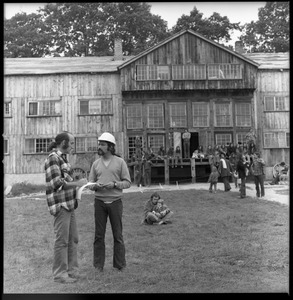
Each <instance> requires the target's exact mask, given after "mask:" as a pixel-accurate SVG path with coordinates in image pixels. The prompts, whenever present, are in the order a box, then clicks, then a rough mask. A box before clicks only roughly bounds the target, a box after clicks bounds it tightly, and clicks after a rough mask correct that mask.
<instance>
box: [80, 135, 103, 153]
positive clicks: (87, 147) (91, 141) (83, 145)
mask: <svg viewBox="0 0 293 300" xmlns="http://www.w3.org/2000/svg"><path fill="white" fill-rule="evenodd" d="M75 150H76V152H97V151H98V139H97V138H96V137H77V138H75Z"/></svg>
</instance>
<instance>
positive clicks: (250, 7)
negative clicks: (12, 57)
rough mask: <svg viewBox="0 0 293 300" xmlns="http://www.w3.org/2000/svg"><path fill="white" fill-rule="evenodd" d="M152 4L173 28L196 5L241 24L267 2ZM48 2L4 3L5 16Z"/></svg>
mask: <svg viewBox="0 0 293 300" xmlns="http://www.w3.org/2000/svg"><path fill="white" fill-rule="evenodd" d="M148 3H149V4H150V5H151V13H152V14H155V15H159V16H161V18H162V19H163V20H165V21H167V22H168V28H169V29H171V28H172V27H173V26H174V25H175V24H176V22H177V20H178V19H179V18H180V17H181V16H182V15H189V14H190V12H191V11H192V9H193V8H194V6H195V7H196V8H197V9H198V11H199V12H200V13H203V17H204V18H209V17H210V16H211V15H212V14H213V13H214V12H217V13H219V14H220V15H221V16H222V17H224V16H227V18H228V19H229V20H230V22H232V23H236V22H240V25H244V24H245V23H250V22H251V21H256V20H258V9H259V8H261V7H264V6H265V4H266V2H259V1H251V2H242V1H235V2H148ZM45 4H46V3H4V16H5V18H7V19H10V18H11V17H13V16H14V15H15V14H17V13H21V12H25V13H27V14H30V13H33V12H34V13H36V12H37V10H38V8H40V7H43V6H44V5H45ZM239 36H240V33H239V32H238V33H237V32H234V34H232V35H231V37H232V41H231V44H234V42H235V41H236V40H237V39H238V37H239Z"/></svg>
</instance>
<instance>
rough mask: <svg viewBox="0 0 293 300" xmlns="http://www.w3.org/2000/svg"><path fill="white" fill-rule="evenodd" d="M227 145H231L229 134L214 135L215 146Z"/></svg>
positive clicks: (230, 135)
mask: <svg viewBox="0 0 293 300" xmlns="http://www.w3.org/2000/svg"><path fill="white" fill-rule="evenodd" d="M227 143H232V134H231V133H216V144H217V145H223V144H225V145H227Z"/></svg>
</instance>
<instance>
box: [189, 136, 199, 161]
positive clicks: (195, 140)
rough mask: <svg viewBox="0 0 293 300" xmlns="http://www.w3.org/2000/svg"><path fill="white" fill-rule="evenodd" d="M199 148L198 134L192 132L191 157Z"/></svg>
mask: <svg viewBox="0 0 293 300" xmlns="http://www.w3.org/2000/svg"><path fill="white" fill-rule="evenodd" d="M198 146H199V143H198V132H191V138H190V156H192V153H193V151H194V150H196V149H197V148H198Z"/></svg>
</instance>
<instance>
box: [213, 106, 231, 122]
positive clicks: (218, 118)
mask: <svg viewBox="0 0 293 300" xmlns="http://www.w3.org/2000/svg"><path fill="white" fill-rule="evenodd" d="M231 125H232V112H231V103H228V102H224V103H215V126H219V127H227V126H231Z"/></svg>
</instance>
